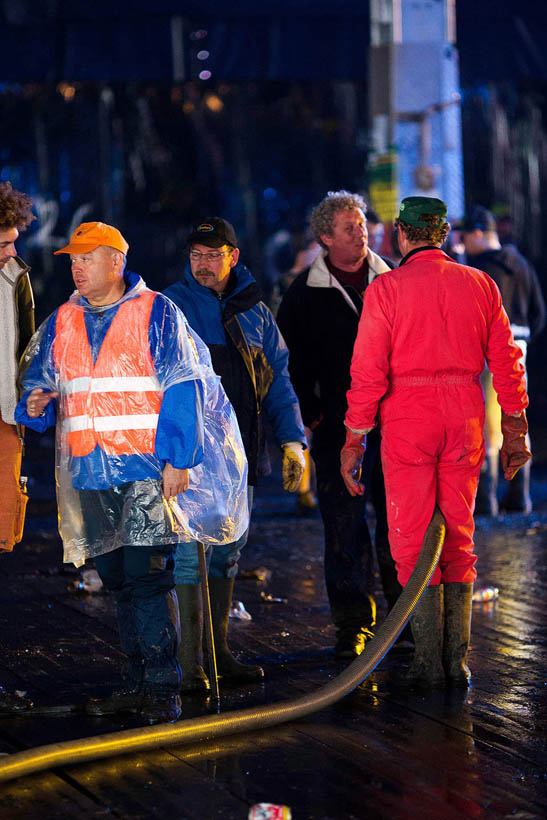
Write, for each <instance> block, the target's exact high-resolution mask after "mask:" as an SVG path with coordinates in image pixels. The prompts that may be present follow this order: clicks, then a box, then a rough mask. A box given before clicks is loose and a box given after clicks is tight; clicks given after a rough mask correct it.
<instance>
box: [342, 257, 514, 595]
mask: <svg viewBox="0 0 547 820" xmlns="http://www.w3.org/2000/svg"><path fill="white" fill-rule="evenodd" d="M485 359H486V362H487V364H488V367H489V369H490V371H491V372H492V374H493V382H494V388H495V390H496V392H497V394H498V400H499V403H500V405H501V407H502V409H503V410H504V411H505V412H506V413H518V412H521V411H522V410H523V409H524V408H526V407H527V406H528V396H527V394H526V387H525V377H524V367H523V365H522V361H521V351H520V349H519V348H518V347H517V345H516V344H515V343H514V341H513V337H512V334H511V330H510V327H509V320H508V318H507V314H506V313H505V310H504V309H503V306H502V302H501V296H500V292H499V290H498V288H497V286H496V285H495V283H494V282H493V280H492V279H490V277H488V276H487V275H486V274H485V273H483V272H482V271H479V270H476V269H475V268H470V267H467V266H466V265H459V264H457V263H456V262H454V261H453V260H452V259H450V257H448V256H447V255H446V254H445V253H443V251H441V250H440V249H436V248H425V249H421V248H420V249H418V250H417V251H413V252H411V253H410V254H409V255H408V256H407V257H406V258H405V259H404V260H403V264H402V265H401V267H399V268H397V269H395V270H393V271H390V272H388V273H384V274H383V275H382V276H380V277H378V278H377V279H376V280H375V281H374V282H373V283H372V284H371V285H369V287H368V288H367V290H366V292H365V298H364V304H363V312H362V315H361V320H360V324H359V331H358V334H357V339H356V342H355V348H354V353H353V360H352V365H351V376H352V386H351V389H350V390H349V391H348V394H347V395H348V405H349V407H348V412H347V415H346V425H347V427H349V428H351V429H352V430H354V431H360V430H364V429H366V428H370V427H373V426H374V424H375V418H376V414H377V412H378V405H379V404H380V423H381V427H382V463H383V467H384V476H385V485H386V496H387V514H388V524H389V541H390V544H391V550H392V554H393V558H394V560H395V563H396V566H397V573H398V578H399V581H400V583H401V584H402V585H403V586H404V585H405V584H406V583H407V581H408V579H409V577H410V574H411V572H412V570H413V569H414V565H415V563H416V560H417V558H418V555H419V552H420V548H421V545H422V541H423V537H424V534H425V531H426V528H427V526H428V524H429V522H430V520H431V516H432V515H433V510H434V507H435V504H436V503H437V504H438V505H439V508H440V509H441V511H442V513H443V515H444V517H445V519H446V537H445V541H444V547H443V551H442V554H441V559H440V561H439V564H438V566H437V568H436V570H435V573H434V575H433V578H432V580H431V584H432V585H435V584H439V583H446V582H459V583H472V582H473V581H474V579H475V577H476V570H475V568H474V565H475V561H476V556H475V555H474V554H473V533H474V521H473V510H474V504H475V494H476V490H477V484H478V478H479V470H480V465H481V463H482V461H483V458H484V441H483V426H484V398H483V393H482V388H481V385H480V374H481V373H482V371H483V369H484V361H485ZM381 399H382V401H381V403H380V400H381Z"/></svg>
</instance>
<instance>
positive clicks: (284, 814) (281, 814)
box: [249, 803, 292, 820]
mask: <svg viewBox="0 0 547 820" xmlns="http://www.w3.org/2000/svg"><path fill="white" fill-rule="evenodd" d="M291 818H292V814H291V810H290V808H289V807H288V806H281V805H280V804H278V803H255V805H254V806H251V808H250V810H249V820H291Z"/></svg>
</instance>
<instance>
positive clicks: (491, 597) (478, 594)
mask: <svg viewBox="0 0 547 820" xmlns="http://www.w3.org/2000/svg"><path fill="white" fill-rule="evenodd" d="M499 594H500V591H499V589H498V588H497V587H483V588H482V589H476V590H475V592H474V593H473V601H474V602H475V603H477V602H480V601H495V600H496V598H497V597H498V595H499Z"/></svg>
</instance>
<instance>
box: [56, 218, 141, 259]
mask: <svg viewBox="0 0 547 820" xmlns="http://www.w3.org/2000/svg"><path fill="white" fill-rule="evenodd" d="M100 245H106V246H107V247H109V248H114V250H116V251H121V253H123V254H124V255H125V254H127V251H128V250H129V245H128V244H127V242H126V241H125V239H124V238H123V236H122V235H121V233H120V232H119V230H118V229H117V228H113V227H112V225H105V223H104V222H82V224H81V225H78V227H77V228H76V230H75V231H74V233H73V234H72V236H71V237H70V242H69V243H68V245H67V246H66V247H64V248H60V249H59V250H58V251H55V255H57V254H59V253H89V251H94V250H95V248H98V247H99V246H100Z"/></svg>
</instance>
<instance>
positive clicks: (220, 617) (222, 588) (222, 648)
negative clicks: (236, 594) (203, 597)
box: [209, 578, 264, 683]
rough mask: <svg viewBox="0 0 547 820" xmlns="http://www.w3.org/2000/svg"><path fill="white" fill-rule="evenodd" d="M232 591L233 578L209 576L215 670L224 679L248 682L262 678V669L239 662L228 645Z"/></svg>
mask: <svg viewBox="0 0 547 820" xmlns="http://www.w3.org/2000/svg"><path fill="white" fill-rule="evenodd" d="M233 591H234V580H233V578H209V593H210V596H211V617H212V621H213V634H214V638H215V652H216V659H217V671H218V674H219V676H222V678H223V679H224V680H233V681H241V682H242V683H244V682H248V683H249V682H251V681H257V680H260V679H261V678H263V677H264V670H263V669H262V667H261V666H249V665H247V664H245V663H240V662H239V661H237V660H236V659H235V658H234V656H233V655H232V653H231V651H230V647H229V646H228V642H227V638H228V623H229V618H230V606H231V604H232V594H233Z"/></svg>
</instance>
